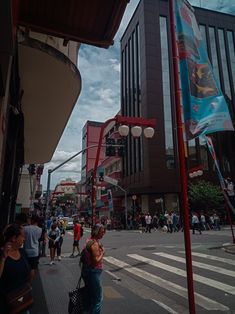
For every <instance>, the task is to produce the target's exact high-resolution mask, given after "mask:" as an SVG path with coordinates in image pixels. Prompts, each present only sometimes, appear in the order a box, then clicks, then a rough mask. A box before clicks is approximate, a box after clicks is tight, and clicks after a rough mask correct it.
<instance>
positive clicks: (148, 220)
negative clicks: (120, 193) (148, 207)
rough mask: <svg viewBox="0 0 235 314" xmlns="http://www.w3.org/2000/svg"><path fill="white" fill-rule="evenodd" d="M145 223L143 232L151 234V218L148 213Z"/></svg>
mask: <svg viewBox="0 0 235 314" xmlns="http://www.w3.org/2000/svg"><path fill="white" fill-rule="evenodd" d="M145 222H146V229H145V232H149V233H151V223H152V217H151V216H150V214H149V213H148V214H147V215H146V216H145Z"/></svg>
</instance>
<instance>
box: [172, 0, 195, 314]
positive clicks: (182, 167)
mask: <svg viewBox="0 0 235 314" xmlns="http://www.w3.org/2000/svg"><path fill="white" fill-rule="evenodd" d="M173 1H177V0H170V1H169V15H170V31H171V41H172V55H173V69H174V88H175V104H176V120H177V140H178V152H179V168H180V179H181V204H182V207H183V208H182V210H183V218H184V244H185V257H186V269H187V284H188V302H189V313H190V314H195V313H196V312H195V299H194V286H193V269H192V254H191V240H190V226H189V217H190V216H189V207H188V195H187V175H186V165H185V151H184V138H183V125H182V113H181V98H180V84H179V68H178V54H177V44H176V35H175V23H174V11H173Z"/></svg>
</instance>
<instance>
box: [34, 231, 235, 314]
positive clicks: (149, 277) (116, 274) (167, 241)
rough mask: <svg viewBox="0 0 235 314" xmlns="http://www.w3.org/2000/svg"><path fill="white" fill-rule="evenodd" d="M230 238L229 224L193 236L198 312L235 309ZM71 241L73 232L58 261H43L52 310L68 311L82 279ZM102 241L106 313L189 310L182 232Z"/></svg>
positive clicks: (120, 235)
mask: <svg viewBox="0 0 235 314" xmlns="http://www.w3.org/2000/svg"><path fill="white" fill-rule="evenodd" d="M88 235H89V231H88V230H86V232H85V234H84V237H83V239H82V241H81V246H82V245H83V242H84V240H85V238H86V237H87V236H88ZM231 241H232V235H231V231H230V230H229V228H226V230H222V231H206V232H204V233H203V234H202V235H199V234H195V235H191V242H192V245H191V250H192V257H193V272H194V290H195V303H196V313H208V312H209V313H235V298H234V295H235V284H234V282H235V281H234V277H235V255H233V254H228V253H226V252H225V251H224V250H223V249H222V248H221V247H222V245H223V244H224V243H228V242H231ZM72 242H73V237H72V232H70V231H69V232H67V234H66V236H65V240H64V244H63V248H62V255H63V258H62V261H61V262H59V261H58V262H56V265H54V266H49V265H48V262H49V258H43V259H41V261H40V276H41V280H42V286H43V289H44V292H45V298H46V303H47V307H48V312H49V313H50V314H52V313H53V314H54V313H57V314H60V313H61V314H64V313H67V304H68V297H67V293H68V291H69V290H71V289H73V288H74V287H75V285H76V282H77V279H78V277H79V273H80V270H79V266H78V258H74V259H71V258H69V255H70V253H71V247H72ZM102 243H103V245H104V247H105V250H106V251H105V261H104V272H103V275H102V276H103V288H104V304H103V312H102V313H103V314H110V313H112V314H126V313H127V314H129V313H130V314H132V313H133V314H134V313H135V314H136V313H137V314H138V313H139V314H150V313H161V314H165V313H172V314H177V313H180V314H184V313H189V310H188V295H187V272H186V266H185V254H184V234H183V232H176V233H173V234H168V233H164V232H161V231H156V232H152V233H151V234H146V233H140V232H139V231H107V232H106V234H105V236H104V238H103V240H102Z"/></svg>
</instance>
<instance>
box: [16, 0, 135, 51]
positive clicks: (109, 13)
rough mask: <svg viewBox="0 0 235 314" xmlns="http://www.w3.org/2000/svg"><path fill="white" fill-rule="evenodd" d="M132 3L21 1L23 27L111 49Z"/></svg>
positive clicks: (116, 0) (113, 0)
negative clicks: (126, 10)
mask: <svg viewBox="0 0 235 314" xmlns="http://www.w3.org/2000/svg"><path fill="white" fill-rule="evenodd" d="M128 2H129V0H85V1H78V0H60V1H58V0H40V1H39V0H21V1H20V2H19V17H18V18H19V25H22V26H25V27H26V28H29V29H31V30H33V31H37V32H39V33H44V34H48V35H52V36H55V37H62V38H64V39H65V41H67V40H73V41H77V42H81V43H86V44H90V45H95V46H99V47H103V48H107V47H109V46H110V45H112V44H113V38H114V36H115V34H116V32H117V30H118V27H119V25H120V22H121V19H122V17H123V14H124V12H125V9H126V6H127V3H128Z"/></svg>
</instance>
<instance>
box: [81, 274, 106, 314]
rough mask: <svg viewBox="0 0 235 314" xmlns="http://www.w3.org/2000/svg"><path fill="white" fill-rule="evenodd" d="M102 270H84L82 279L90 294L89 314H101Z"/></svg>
mask: <svg viewBox="0 0 235 314" xmlns="http://www.w3.org/2000/svg"><path fill="white" fill-rule="evenodd" d="M101 273H102V269H96V268H85V269H83V270H82V278H83V280H84V282H85V286H86V288H87V293H88V301H89V309H88V310H89V313H90V314H100V313H101V305H102V301H103V293H102V286H101V278H100V277H101Z"/></svg>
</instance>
